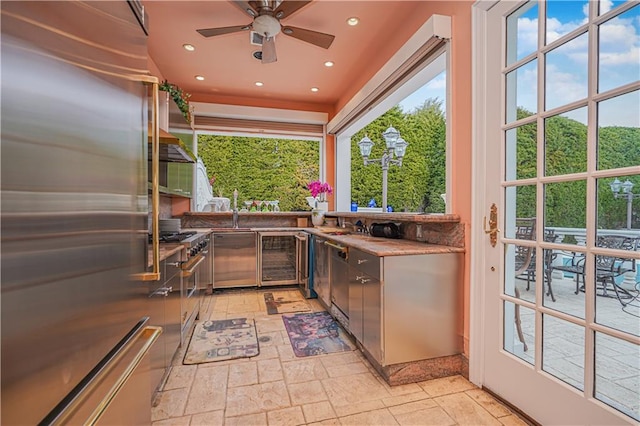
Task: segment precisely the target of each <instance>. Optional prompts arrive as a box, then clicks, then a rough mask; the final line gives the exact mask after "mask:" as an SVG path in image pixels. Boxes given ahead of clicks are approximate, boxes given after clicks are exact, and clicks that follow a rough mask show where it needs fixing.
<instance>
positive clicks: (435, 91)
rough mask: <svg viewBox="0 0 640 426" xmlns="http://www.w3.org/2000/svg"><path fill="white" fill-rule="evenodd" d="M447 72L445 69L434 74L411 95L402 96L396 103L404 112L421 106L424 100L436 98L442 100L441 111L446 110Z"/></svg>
mask: <svg viewBox="0 0 640 426" xmlns="http://www.w3.org/2000/svg"><path fill="white" fill-rule="evenodd" d="M446 90H447V74H446V71H443V72H441V73H440V74H438V75H437V76H435V77H434V78H433V79H432V80H430V81H428V82H427V83H426V84H425V85H424V86H422V87H421V88H420V89H418V90H416V91H415V92H413V93H412V94H411V95H409V96H407V97H406V98H404V99H403V100H402V101H400V102H399V103H398V105H400V107H401V108H402V110H403V111H404V112H411V111H413V110H414V109H416V108H418V107H420V106H422V105H423V104H424V101H426V100H427V99H429V98H433V99H435V98H437V99H438V100H440V101H442V111H443V112H445V113H446V111H447V105H446V103H447V96H446Z"/></svg>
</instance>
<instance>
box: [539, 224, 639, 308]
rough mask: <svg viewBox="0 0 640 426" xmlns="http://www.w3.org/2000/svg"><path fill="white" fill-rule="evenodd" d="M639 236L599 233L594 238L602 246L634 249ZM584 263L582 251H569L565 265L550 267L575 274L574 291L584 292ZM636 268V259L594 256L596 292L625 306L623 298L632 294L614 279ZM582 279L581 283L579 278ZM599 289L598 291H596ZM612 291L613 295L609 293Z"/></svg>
mask: <svg viewBox="0 0 640 426" xmlns="http://www.w3.org/2000/svg"><path fill="white" fill-rule="evenodd" d="M639 241H640V237H636V238H633V237H625V236H621V235H600V236H598V238H597V240H596V245H597V246H598V247H602V248H612V249H622V250H629V251H635V250H636V249H637V247H638V243H639ZM584 265H585V256H584V253H576V252H572V253H571V260H570V262H569V263H568V264H566V265H559V266H553V265H551V267H550V272H551V268H552V269H557V270H559V271H563V272H568V273H571V274H573V275H574V276H575V280H576V291H575V294H578V293H579V292H580V291H583V292H584V288H585V279H584ZM635 270H636V260H635V259H631V258H623V257H616V256H602V255H598V256H596V271H595V275H596V294H597V295H598V296H604V297H616V298H617V299H618V300H619V301H620V303H621V304H622V306H626V305H627V303H628V302H627V303H625V302H624V300H627V299H632V298H633V297H634V296H633V295H632V294H631V293H630V292H629V291H627V290H626V289H624V288H622V287H620V286H619V285H618V284H616V282H615V279H616V278H617V277H619V276H621V275H623V274H625V273H626V272H629V271H635ZM581 279H582V284H581V283H580V280H581ZM598 290H600V292H598ZM611 291H613V293H614V294H613V295H612V294H611V293H610V292H611Z"/></svg>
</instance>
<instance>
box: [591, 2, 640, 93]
mask: <svg viewBox="0 0 640 426" xmlns="http://www.w3.org/2000/svg"><path fill="white" fill-rule="evenodd" d="M638 37H640V5H638V6H635V7H633V8H631V9H629V10H628V11H626V12H624V13H622V14H620V15H618V16H616V17H615V18H613V19H610V20H608V21H607V22H605V23H603V24H602V25H600V27H599V33H598V38H599V40H598V46H599V49H600V52H599V55H598V91H599V92H606V91H607V90H610V89H614V88H616V87H620V86H622V85H625V84H627V83H632V82H634V81H637V80H638V78H639V77H638V76H640V59H639V58H638V49H639V48H640V42H639V41H638Z"/></svg>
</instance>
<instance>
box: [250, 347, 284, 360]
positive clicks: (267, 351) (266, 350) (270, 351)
mask: <svg viewBox="0 0 640 426" xmlns="http://www.w3.org/2000/svg"><path fill="white" fill-rule="evenodd" d="M279 356H280V353H279V352H278V347H277V346H260V353H259V354H258V356H254V357H252V358H251V359H252V360H255V361H258V360H263V359H273V358H278V357H279Z"/></svg>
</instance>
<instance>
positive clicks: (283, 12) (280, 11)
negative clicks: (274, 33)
mask: <svg viewBox="0 0 640 426" xmlns="http://www.w3.org/2000/svg"><path fill="white" fill-rule="evenodd" d="M309 3H311V0H305V1H299V0H283V1H282V3H280V6H278V7H277V8H276V10H275V11H274V12H273V16H275V17H276V18H277V19H284V18H286V17H288V16H289V15H291V14H293V12H295V11H296V10H299V9H302V8H303V7H305V6H306V5H308V4H309Z"/></svg>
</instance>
